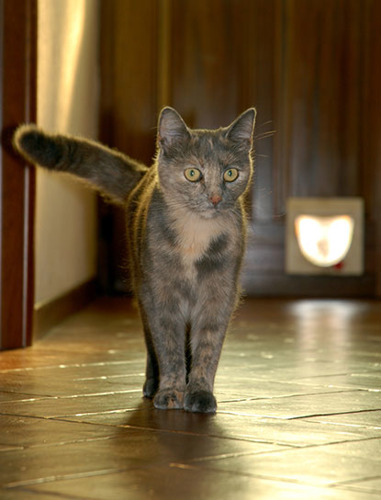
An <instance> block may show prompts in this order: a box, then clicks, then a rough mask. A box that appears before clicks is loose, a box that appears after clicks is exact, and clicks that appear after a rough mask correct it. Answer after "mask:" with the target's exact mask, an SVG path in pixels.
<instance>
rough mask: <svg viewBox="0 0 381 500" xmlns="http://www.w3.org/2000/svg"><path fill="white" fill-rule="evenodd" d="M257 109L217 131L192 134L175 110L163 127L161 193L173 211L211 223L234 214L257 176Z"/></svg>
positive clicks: (161, 123)
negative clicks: (189, 213) (230, 211)
mask: <svg viewBox="0 0 381 500" xmlns="http://www.w3.org/2000/svg"><path fill="white" fill-rule="evenodd" d="M255 115H256V112H255V109H254V108H250V109H248V110H247V111H245V112H244V113H242V114H241V115H240V116H239V117H238V118H237V119H236V120H235V121H234V122H233V123H232V124H231V125H229V126H228V127H224V128H220V129H217V130H193V129H190V128H188V127H187V125H186V124H185V123H184V121H183V119H182V118H181V116H180V115H179V114H178V113H177V111H175V110H174V109H172V108H170V107H166V108H164V109H163V110H162V112H161V114H160V118H159V125H158V154H157V164H158V172H159V182H160V187H161V190H162V192H163V195H164V197H165V199H166V200H167V201H168V202H170V203H171V204H172V205H174V206H178V207H181V208H186V209H189V210H190V211H193V212H195V213H197V214H198V215H200V216H201V217H204V218H212V217H215V216H217V215H219V214H222V213H223V212H224V211H225V210H227V209H231V208H233V207H234V206H235V205H236V203H237V200H238V198H239V197H240V196H242V195H243V194H244V192H245V191H246V189H247V187H248V185H249V182H250V179H251V176H252V171H253V167H252V159H251V156H252V155H251V152H252V145H253V130H254V122H255Z"/></svg>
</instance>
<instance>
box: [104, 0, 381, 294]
mask: <svg viewBox="0 0 381 500" xmlns="http://www.w3.org/2000/svg"><path fill="white" fill-rule="evenodd" d="M102 10H103V12H102V16H101V17H102V22H103V26H102V28H103V29H102V32H103V36H102V53H103V57H102V82H103V92H102V102H101V107H102V109H103V116H104V117H105V121H104V125H105V126H104V131H106V133H104V134H103V138H104V139H105V140H106V141H107V142H108V143H111V144H112V145H114V146H117V147H119V148H120V149H122V150H123V151H126V152H127V153H129V154H131V155H133V156H136V157H137V158H138V159H140V160H143V161H149V160H150V158H151V157H152V155H153V152H154V150H153V145H154V132H155V130H154V127H155V125H156V119H157V115H158V112H159V109H160V107H161V106H162V105H164V104H169V105H172V106H174V107H175V108H176V109H178V110H179V111H180V113H181V114H182V115H183V116H184V118H185V120H186V121H187V123H188V124H189V125H190V126H192V127H219V126H221V125H226V124H228V123H229V122H230V121H231V120H233V119H234V118H235V116H237V115H238V114H239V113H240V112H242V111H243V110H244V109H245V108H247V107H249V106H253V105H254V106H256V108H257V112H258V114H257V128H256V141H255V151H256V153H255V157H256V158H255V177H254V183H253V188H252V192H251V197H250V201H251V209H250V217H251V224H250V228H251V232H250V240H249V246H248V252H247V258H246V263H245V270H244V275H243V282H244V288H245V289H246V291H247V293H249V294H251V295H278V296H282V295H310V296H311V295H319V296H373V297H374V296H380V295H381V264H380V262H381V219H380V217H379V214H380V213H381V168H380V164H381V157H380V156H381V152H380V148H379V143H380V138H381V120H380V113H379V109H380V92H379V90H378V89H379V88H380V86H381V67H380V64H379V61H380V60H381V42H380V40H381V38H380V36H379V26H380V23H381V2H379V1H377V0H364V1H362V2H359V1H358V0H308V1H306V0H286V1H284V0H226V1H221V0H208V1H205V0H181V1H180V0H164V1H158V0H141V1H140V2H134V1H133V0H113V2H102ZM290 196H361V197H363V198H364V200H365V207H366V221H365V225H366V242H365V267H366V271H365V273H364V275H363V276H360V277H348V278H343V277H322V278H321V277H315V278H313V277H309V276H308V277H296V276H288V275H286V273H285V270H284V268H285V265H284V262H285V256H284V254H285V241H284V240H285V211H286V200H287V198H288V197H290ZM119 220H121V216H119ZM122 231H123V223H121V222H119V225H117V230H116V231H115V232H114V236H113V238H114V241H120V240H119V234H120V233H121V232H122ZM116 245H119V246H117V251H116V252H115V249H114V250H112V251H111V255H112V257H111V258H110V260H111V261H113V262H117V266H118V267H121V263H122V260H121V259H120V253H121V252H122V253H123V251H122V247H121V246H120V244H119V243H117V244H116ZM122 246H123V244H122ZM114 247H115V245H114ZM115 256H117V258H114V257H115ZM113 269H114V273H115V274H116V275H117V274H118V273H117V272H116V271H115V266H113Z"/></svg>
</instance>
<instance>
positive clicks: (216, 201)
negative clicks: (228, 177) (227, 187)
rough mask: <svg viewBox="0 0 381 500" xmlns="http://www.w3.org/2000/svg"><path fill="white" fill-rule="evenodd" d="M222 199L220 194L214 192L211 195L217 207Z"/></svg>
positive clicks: (211, 199)
mask: <svg viewBox="0 0 381 500" xmlns="http://www.w3.org/2000/svg"><path fill="white" fill-rule="evenodd" d="M221 200H222V197H221V196H220V195H218V194H214V195H212V196H211V197H210V201H211V202H212V203H213V205H214V206H215V207H216V206H217V205H218V204H219V203H220V201H221Z"/></svg>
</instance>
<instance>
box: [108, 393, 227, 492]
mask: <svg viewBox="0 0 381 500" xmlns="http://www.w3.org/2000/svg"><path fill="white" fill-rule="evenodd" d="M118 429H119V430H120V436H119V437H120V439H117V440H116V442H117V443H118V447H120V446H123V447H125V450H126V458H127V457H128V456H130V453H129V451H130V450H129V447H130V446H131V447H135V445H134V444H133V443H138V444H137V446H139V447H140V450H139V449H137V447H135V451H134V453H135V454H136V457H137V458H136V465H137V467H132V468H131V469H130V470H128V471H126V474H128V475H129V476H130V477H129V481H128V484H131V480H132V482H133V483H134V484H136V485H140V486H139V487H142V488H143V489H144V490H145V491H146V492H150V494H151V493H152V492H153V493H154V494H156V495H157V497H158V498H161V496H163V497H164V496H166V497H168V496H170V495H172V494H175V493H176V495H177V494H178V493H179V491H178V490H177V489H176V488H178V487H180V492H181V491H182V490H183V489H184V494H186V495H187V497H189V498H197V497H198V495H197V493H198V492H199V489H200V488H202V485H203V484H204V479H205V481H207V478H206V477H205V475H207V470H206V469H205V468H204V467H203V464H205V463H207V461H208V457H212V456H214V455H218V453H219V450H218V447H219V443H220V441H221V440H220V439H218V438H221V437H223V434H224V432H223V430H222V429H221V428H220V426H219V425H218V423H217V418H216V415H210V414H201V413H190V412H186V411H183V410H157V409H155V408H154V407H153V405H152V401H150V400H148V399H143V400H142V402H141V403H140V404H139V406H138V407H137V408H136V409H135V410H133V411H131V413H129V414H128V416H127V418H126V420H125V422H123V423H121V424H120V425H119V426H118ZM122 429H123V431H122ZM126 430H128V432H127V433H126ZM122 436H123V437H122ZM129 436H130V439H129ZM120 453H121V450H120V449H119V454H120ZM122 453H123V451H122ZM205 459H206V460H205ZM133 475H134V476H135V477H134V478H133V477H131V476H133ZM164 479H165V480H164ZM155 498H156V496H155Z"/></svg>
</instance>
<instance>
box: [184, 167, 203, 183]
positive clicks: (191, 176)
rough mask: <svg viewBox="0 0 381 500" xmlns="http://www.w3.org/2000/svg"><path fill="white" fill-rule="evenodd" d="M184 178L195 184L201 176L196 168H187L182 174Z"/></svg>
mask: <svg viewBox="0 0 381 500" xmlns="http://www.w3.org/2000/svg"><path fill="white" fill-rule="evenodd" d="M184 175H185V178H186V179H187V180H188V181H190V182H197V181H199V180H200V179H201V177H202V174H201V172H200V171H199V169H198V168H187V169H186V170H185V172H184Z"/></svg>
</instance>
